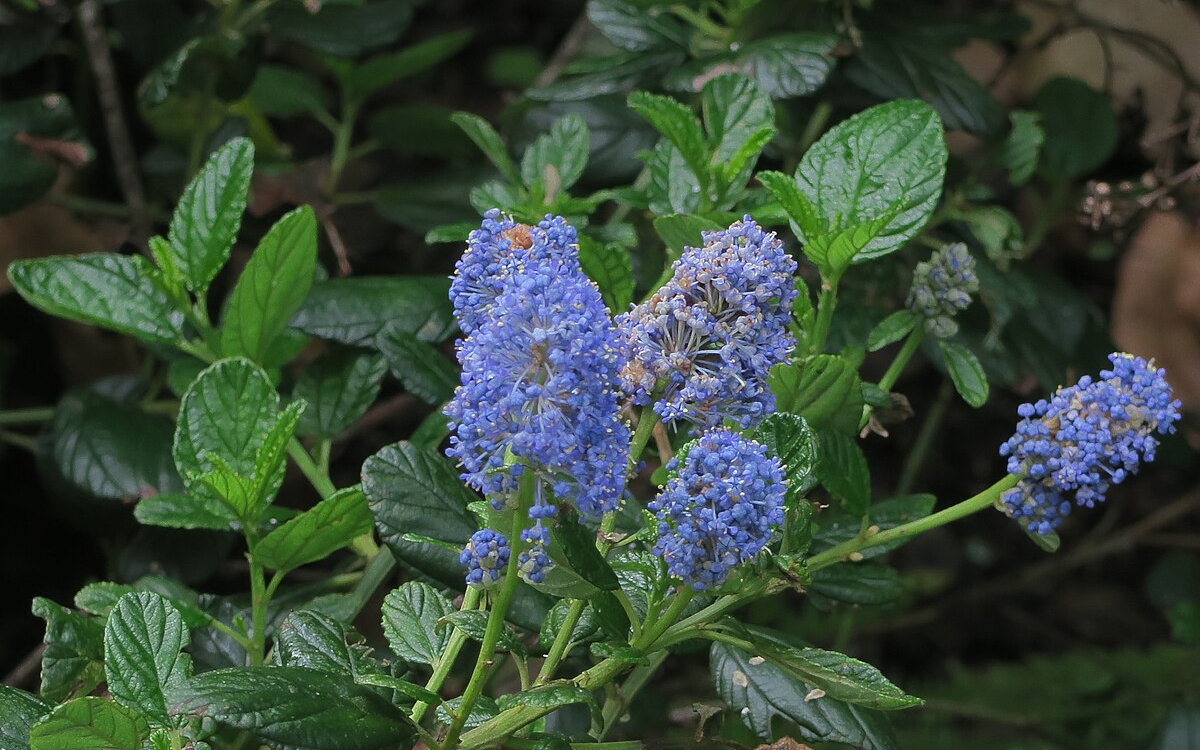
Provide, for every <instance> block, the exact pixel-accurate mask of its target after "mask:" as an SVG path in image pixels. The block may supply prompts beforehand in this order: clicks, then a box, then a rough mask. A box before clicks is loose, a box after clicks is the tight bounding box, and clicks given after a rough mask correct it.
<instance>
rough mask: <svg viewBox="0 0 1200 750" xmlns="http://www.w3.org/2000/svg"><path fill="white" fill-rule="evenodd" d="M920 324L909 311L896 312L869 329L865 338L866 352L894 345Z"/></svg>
mask: <svg viewBox="0 0 1200 750" xmlns="http://www.w3.org/2000/svg"><path fill="white" fill-rule="evenodd" d="M919 322H921V321H920V320H918V318H917V316H916V314H915V313H913V312H912V311H911V310H897V311H896V312H894V313H892V314H891V315H889V316H887V317H886V318H884V319H883V320H881V321H879V325H877V326H875V327H874V328H872V329H871V333H870V334H869V335H868V336H867V351H872V352H877V351H879V350H880V349H882V348H883V347H885V346H888V345H889V344H894V343H896V342H897V341H899V340H900V339H902V338H904V337H905V336H907V335H908V334H910V333H912V330H913V329H914V328H916V327H917V324H918V323H919Z"/></svg>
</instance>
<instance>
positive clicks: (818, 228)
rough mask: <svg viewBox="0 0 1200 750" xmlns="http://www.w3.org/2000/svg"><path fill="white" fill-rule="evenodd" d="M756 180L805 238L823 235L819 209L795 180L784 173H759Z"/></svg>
mask: <svg viewBox="0 0 1200 750" xmlns="http://www.w3.org/2000/svg"><path fill="white" fill-rule="evenodd" d="M755 179H757V180H758V181H759V182H760V183H761V184H762V186H763V187H765V188H766V189H767V192H769V193H770V194H771V195H772V196H774V197H775V200H777V201H779V205H780V206H782V207H783V211H784V213H786V214H787V215H788V218H789V219H790V220H791V222H792V223H793V224H795V225H796V226H798V227H800V230H801V232H802V233H803V235H804V236H805V237H816V236H817V235H819V234H821V232H822V231H823V229H824V228H823V225H822V223H821V220H820V219H819V218H817V209H816V207H815V206H813V204H812V203H810V202H809V200H808V197H807V196H806V195H805V194H804V193H802V192H800V188H798V187H796V181H795V180H793V179H792V178H791V177H788V176H787V175H785V174H784V173H783V172H759V173H758V174H757V175H755ZM805 299H806V300H807V299H808V297H807V296H806V297H805Z"/></svg>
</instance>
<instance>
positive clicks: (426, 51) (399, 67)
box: [348, 29, 472, 97]
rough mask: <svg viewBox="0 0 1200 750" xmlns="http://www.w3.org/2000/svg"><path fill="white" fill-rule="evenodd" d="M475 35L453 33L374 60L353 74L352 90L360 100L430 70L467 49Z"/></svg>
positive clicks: (468, 30) (349, 81)
mask: <svg viewBox="0 0 1200 750" xmlns="http://www.w3.org/2000/svg"><path fill="white" fill-rule="evenodd" d="M471 33H472V32H471V30H470V29H460V30H459V31H451V32H449V33H447V34H439V35H437V36H435V37H431V38H429V39H426V40H424V41H421V42H418V43H416V44H414V45H412V46H410V47H405V48H404V49H402V50H400V51H399V52H391V53H387V54H383V55H379V56H377V57H372V58H371V59H370V60H367V61H366V62H363V63H361V64H359V65H358V66H356V67H355V68H354V69H353V70H352V71H351V72H350V75H349V77H348V83H349V84H350V89H351V90H352V91H353V92H354V93H355V94H357V95H358V96H360V97H366V96H370V95H371V94H372V93H374V92H375V91H378V90H379V89H381V88H383V87H384V86H387V85H389V84H392V83H395V82H396V81H399V80H400V79H401V78H407V77H408V76H411V75H415V74H417V73H420V72H421V71H423V70H427V69H429V68H431V67H433V66H434V65H437V64H438V63H439V62H441V61H442V60H445V59H446V58H448V57H451V56H453V55H454V54H455V53H457V52H458V51H459V50H461V49H462V48H463V47H465V46H466V45H467V42H469V41H471Z"/></svg>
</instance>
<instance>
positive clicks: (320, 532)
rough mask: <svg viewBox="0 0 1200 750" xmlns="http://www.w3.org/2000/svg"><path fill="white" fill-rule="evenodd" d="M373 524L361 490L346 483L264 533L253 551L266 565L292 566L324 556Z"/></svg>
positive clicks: (368, 529) (288, 567)
mask: <svg viewBox="0 0 1200 750" xmlns="http://www.w3.org/2000/svg"><path fill="white" fill-rule="evenodd" d="M372 528H373V526H372V518H371V509H370V508H368V507H367V498H366V497H365V496H364V495H363V493H362V490H361V489H360V488H358V487H357V486H356V487H346V488H345V489H342V490H338V491H337V492H335V493H334V494H332V495H330V496H329V497H327V498H325V499H324V500H322V501H321V502H319V503H317V504H316V505H315V506H313V507H312V508H311V509H309V510H306V511H304V512H303V513H301V514H300V515H298V516H296V517H295V518H293V519H291V520H289V521H288V522H287V523H285V524H283V525H282V526H280V527H279V528H277V529H275V530H274V531H272V532H271V533H269V534H267V535H266V536H265V537H263V538H262V540H261V541H260V542H259V543H258V545H257V546H255V548H254V555H255V559H257V560H258V562H260V563H262V564H263V565H265V566H267V567H268V568H275V569H277V570H292V569H294V568H298V567H300V566H301V565H307V564H308V563H310V562H316V561H317V560H323V559H324V558H326V557H328V556H329V555H331V554H333V553H334V552H336V551H337V550H339V549H341V548H342V547H345V546H346V545H348V544H350V543H351V542H352V541H354V540H355V539H356V538H358V537H360V536H362V535H363V534H369V533H370V532H371V529H372Z"/></svg>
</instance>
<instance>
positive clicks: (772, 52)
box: [740, 32, 838, 99]
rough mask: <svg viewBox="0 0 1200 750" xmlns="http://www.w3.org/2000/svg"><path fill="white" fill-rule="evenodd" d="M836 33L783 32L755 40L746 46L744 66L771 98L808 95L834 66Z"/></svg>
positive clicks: (820, 84)
mask: <svg viewBox="0 0 1200 750" xmlns="http://www.w3.org/2000/svg"><path fill="white" fill-rule="evenodd" d="M837 42H838V38H837V36H835V35H833V34H823V33H820V32H804V33H800V34H784V35H782V36H773V37H768V38H766V39H763V40H760V41H757V42H754V43H752V44H749V45H747V46H746V48H745V49H744V50H743V52H742V54H741V56H740V61H741V65H742V67H744V69H745V70H746V72H748V73H749V74H750V75H752V76H754V79H755V80H756V81H758V85H759V87H760V88H762V90H763V93H765V94H766V95H767V96H769V97H771V98H772V99H786V98H788V97H792V96H807V95H809V94H811V93H813V92H814V91H816V90H817V89H819V88H821V86H822V85H824V83H825V79H826V78H828V77H829V73H830V72H831V71H832V70H833V56H832V55H831V54H830V53H831V52H833V48H834V45H836V44H837Z"/></svg>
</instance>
